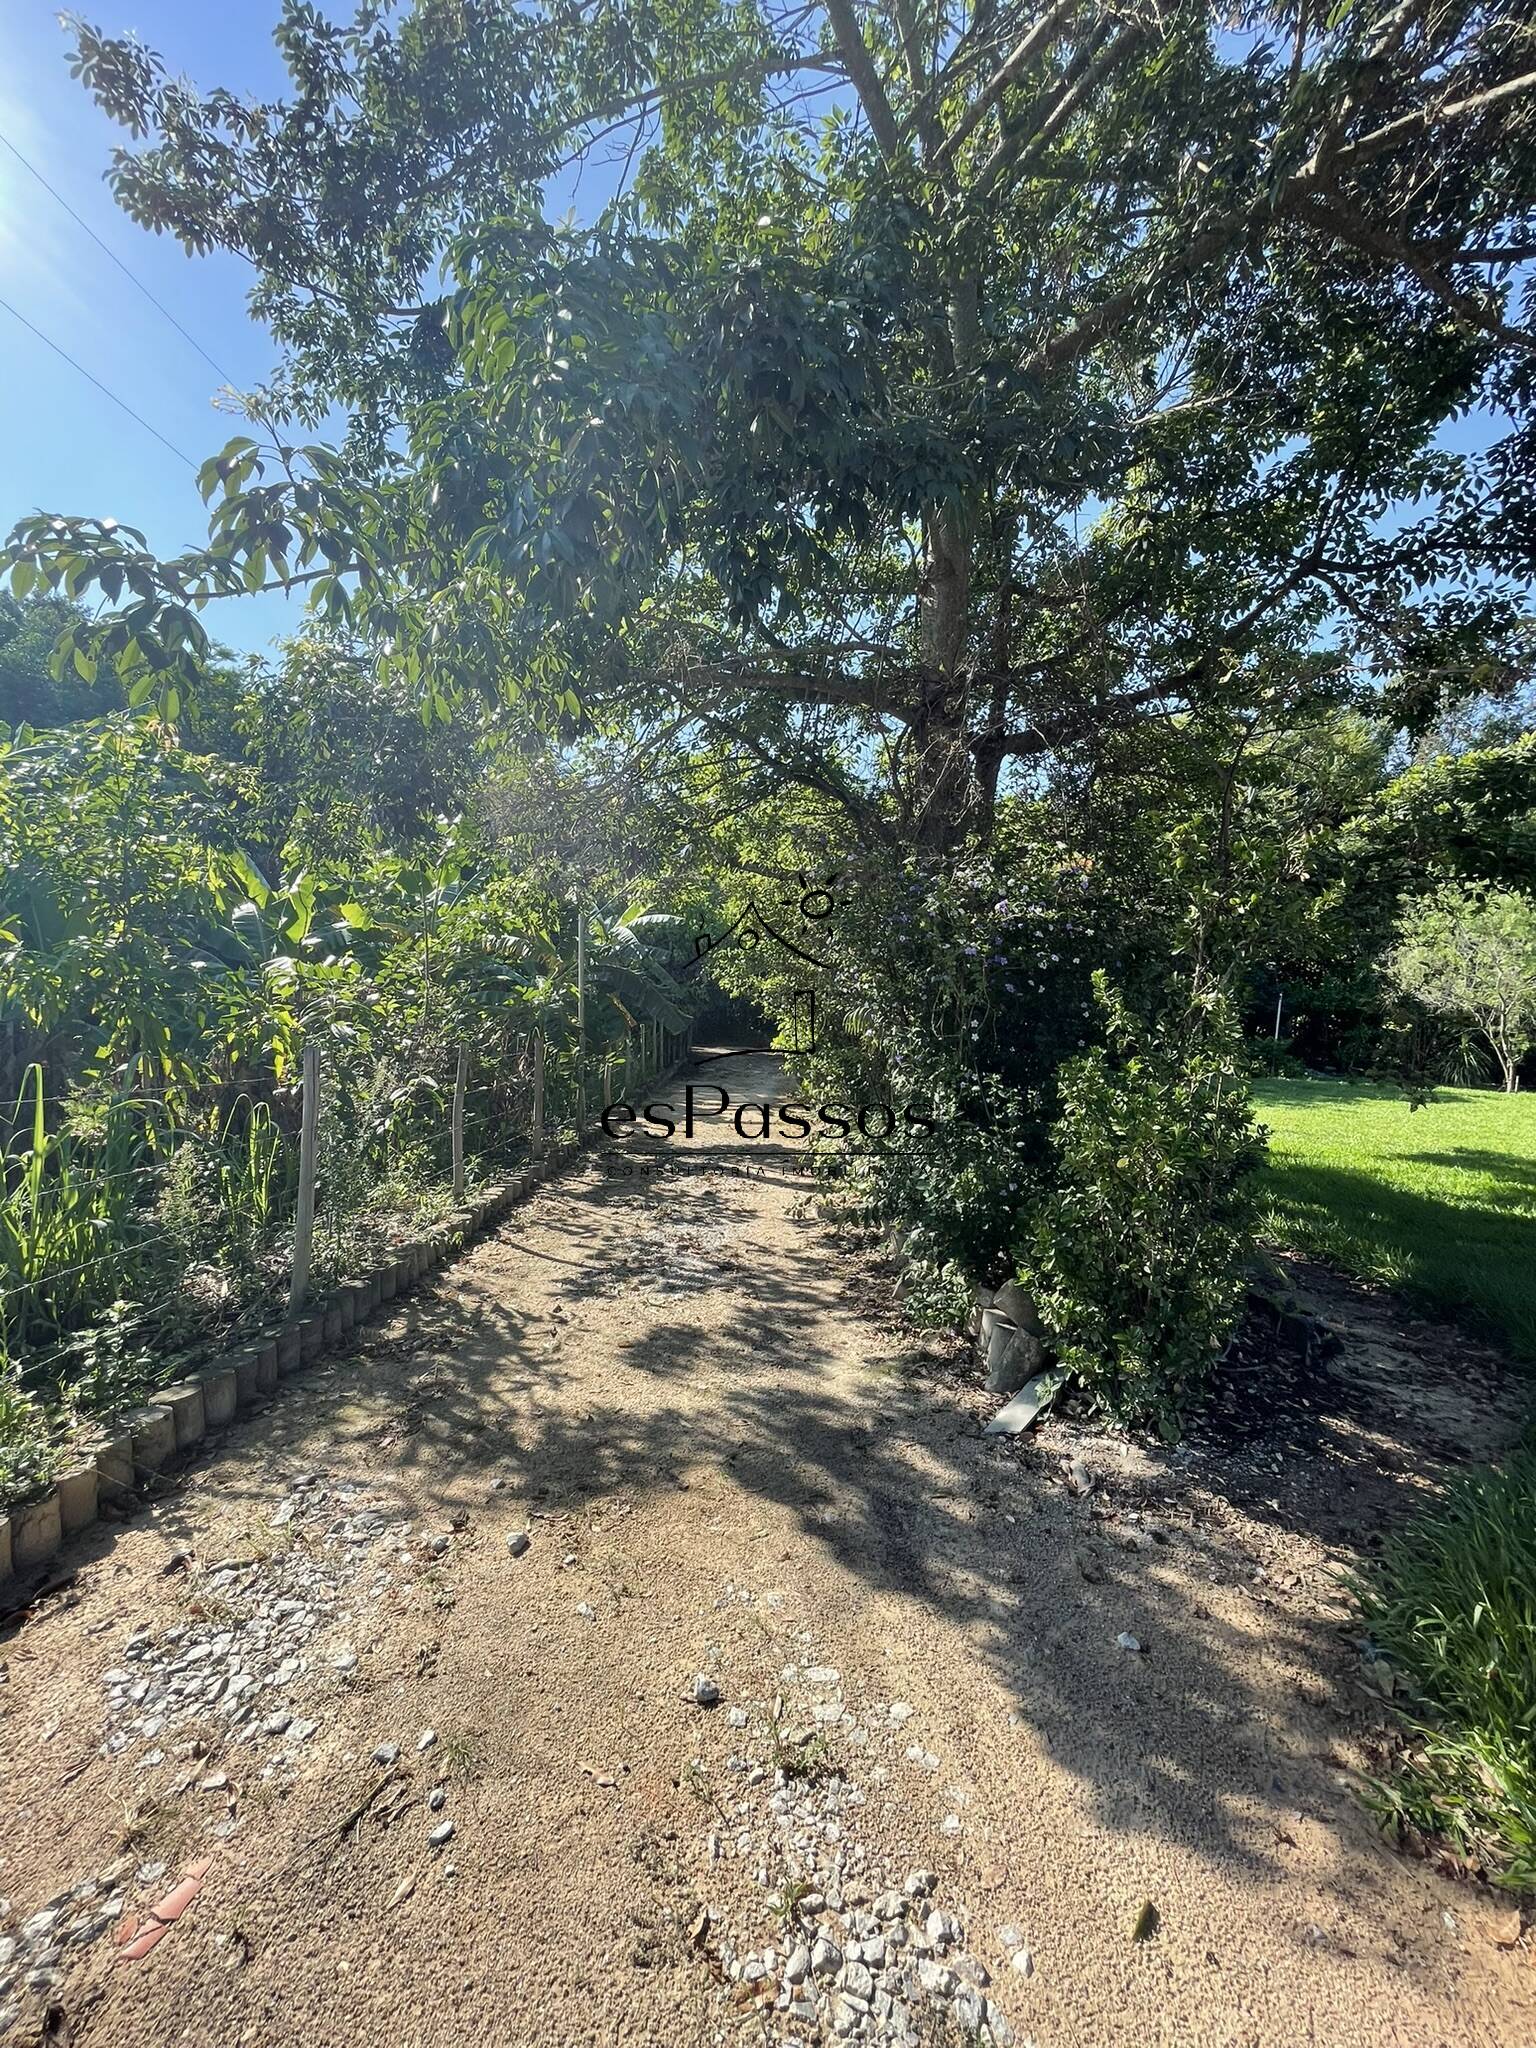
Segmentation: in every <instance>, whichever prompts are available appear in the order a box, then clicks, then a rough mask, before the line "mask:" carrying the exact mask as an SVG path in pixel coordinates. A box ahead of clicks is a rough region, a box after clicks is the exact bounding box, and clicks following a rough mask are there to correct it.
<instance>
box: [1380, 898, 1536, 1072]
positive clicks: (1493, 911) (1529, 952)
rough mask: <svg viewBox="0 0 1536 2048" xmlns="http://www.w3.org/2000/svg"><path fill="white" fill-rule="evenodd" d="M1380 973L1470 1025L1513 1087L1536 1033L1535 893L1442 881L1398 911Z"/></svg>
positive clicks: (1429, 1005)
mask: <svg viewBox="0 0 1536 2048" xmlns="http://www.w3.org/2000/svg"><path fill="white" fill-rule="evenodd" d="M1387 973H1388V975H1389V976H1390V978H1391V980H1392V982H1393V983H1394V985H1395V986H1396V987H1397V988H1398V989H1400V990H1401V991H1402V993H1403V994H1404V995H1405V996H1407V997H1408V998H1409V999H1410V1000H1411V1001H1413V1002H1416V1003H1422V1004H1423V1006H1424V1007H1425V1008H1426V1009H1427V1010H1431V1011H1434V1012H1436V1013H1438V1014H1439V1015H1441V1016H1446V1017H1449V1018H1451V1019H1453V1020H1454V1021H1455V1022H1458V1023H1461V1024H1464V1025H1468V1026H1472V1027H1475V1028H1476V1029H1477V1030H1478V1031H1479V1032H1480V1033H1481V1034H1482V1036H1483V1038H1484V1039H1485V1040H1486V1041H1487V1043H1488V1045H1489V1046H1490V1048H1491V1049H1492V1051H1493V1056H1494V1058H1495V1059H1496V1060H1497V1061H1498V1064H1499V1073H1500V1074H1501V1076H1502V1077H1503V1081H1504V1087H1505V1089H1506V1091H1508V1092H1510V1093H1513V1091H1514V1087H1515V1081H1516V1076H1517V1074H1518V1071H1519V1066H1520V1061H1521V1059H1522V1058H1523V1057H1524V1054H1525V1052H1526V1049H1527V1047H1528V1046H1529V1045H1530V1044H1531V1042H1532V1040H1533V1039H1536V896H1524V895H1521V894H1520V892H1519V891H1518V890H1515V889H1478V888H1465V887H1462V888H1458V887H1456V886H1455V885H1454V884H1450V883H1447V884H1446V885H1445V886H1443V887H1442V888H1439V889H1437V890H1436V891H1435V892H1434V894H1433V895H1431V896H1421V897H1419V898H1418V899H1417V900H1416V901H1415V902H1412V903H1410V904H1409V905H1408V907H1407V908H1406V909H1405V910H1404V912H1403V915H1402V919H1401V921H1400V923H1399V925H1398V933H1397V943H1396V945H1395V946H1394V947H1393V948H1392V951H1391V952H1390V953H1389V954H1388V956H1387Z"/></svg>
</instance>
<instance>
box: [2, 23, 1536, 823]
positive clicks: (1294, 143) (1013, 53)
mask: <svg viewBox="0 0 1536 2048" xmlns="http://www.w3.org/2000/svg"><path fill="white" fill-rule="evenodd" d="M76 38H77V58H76V62H77V66H78V69H79V71H80V73H81V76H82V77H83V79H84V81H85V83H86V84H87V86H88V87H89V88H90V90H91V91H92V92H93V93H94V94H95V95H96V97H97V99H98V100H99V101H100V103H101V104H102V105H103V106H104V107H105V108H106V109H107V110H108V111H109V112H110V113H111V114H113V115H114V117H115V118H117V119H118V120H119V121H121V122H122V123H123V124H124V125H125V126H126V127H127V128H128V129H129V130H130V132H131V133H132V134H133V135H134V136H135V137H137V138H139V141H138V145H137V146H136V147H130V148H126V149H124V150H123V151H121V152H119V154H118V156H117V158H116V162H115V165H114V170H113V180H114V184H115V188H116V190H117V193H118V196H119V198H120V199H121V200H122V202H123V203H124V205H125V206H126V207H127V208H128V210H129V211H130V212H131V213H132V214H133V215H134V217H135V218H137V219H138V220H140V221H141V222H143V223H144V224H145V225H147V226H151V227H154V228H156V229H163V230H168V231H170V232H172V233H174V234H176V235H178V236H179V237H180V238H181V239H182V240H183V242H184V243H185V244H186V245H187V246H188V247H189V248H192V249H203V248H208V247H213V246H219V247H225V248H230V249H235V250H238V251H240V252H241V253H243V254H245V255H246V256H248V257H249V258H250V259H251V261H252V262H253V263H254V264H255V266H256V270H257V277H258V282H257V285H256V288H255V293H254V305H255V308H256V310H257V311H258V312H259V313H261V314H262V315H263V316H264V317H266V318H267V319H269V320H270V321H271V323H272V325H273V329H274V332H275V333H276V335H277V337H278V339H279V341H280V343H281V344H282V347H283V362H282V365H281V369H280V373H279V375H278V376H277V377H276V378H275V380H274V382H273V385H272V387H271V389H269V390H267V391H265V392H262V393H259V394H254V395H253V396H252V398H251V401H250V410H251V412H252V415H253V422H255V423H257V424H258V425H259V431H260V434H261V436H262V438H261V439H260V441H258V440H257V439H256V438H255V437H254V436H251V437H242V438H241V439H238V440H237V441H235V442H233V443H231V444H230V446H229V448H228V449H227V450H226V451H224V453H223V454H222V455H221V456H219V457H215V458H212V459H211V460H210V462H209V463H208V464H207V465H206V466H205V468H204V471H203V478H202V481H203V486H204V491H205V495H207V496H208V497H209V498H210V499H211V500H212V501H213V504H214V511H213V515H212V521H211V528H210V540H209V543H208V545H207V547H206V548H199V549H196V550H193V551H191V552H189V553H188V554H186V555H184V556H182V557H180V558H177V559H176V560H174V561H169V562H160V561H156V560H154V559H153V558H152V557H151V555H150V554H149V552H148V551H147V550H146V549H145V547H144V546H143V543H142V540H141V539H140V537H139V536H137V535H136V534H133V533H131V532H129V531H127V530H126V529H119V528H113V527H111V525H110V523H106V524H103V523H98V522H94V521H90V520H77V519H61V518H49V517H39V518H36V519H33V520H29V521H24V522H23V523H22V524H21V526H20V527H18V528H17V530H16V532H15V534H14V535H13V538H12V543H11V547H10V551H9V561H10V564H11V574H12V584H13V588H17V589H20V590H22V591H26V590H29V589H33V588H47V589H63V590H64V591H66V592H67V593H69V594H71V595H76V596H82V595H85V594H86V593H99V594H100V595H101V596H103V597H105V598H106V599H107V601H108V604H109V605H110V606H111V607H113V608H114V609H112V610H109V611H108V612H107V614H106V615H105V616H104V617H103V618H102V619H101V620H100V621H98V622H97V623H96V624H95V625H93V626H92V627H91V628H90V630H89V631H88V632H82V633H79V634H77V635H76V636H75V638H74V640H73V642H72V643H71V644H70V645H69V646H68V647H67V648H66V658H67V659H70V660H73V661H74V662H75V664H76V665H77V667H78V668H79V669H80V671H81V672H82V673H83V674H87V675H88V674H91V673H94V672H95V671H96V669H97V667H98V665H99V664H101V663H103V662H112V663H115V664H116V665H117V666H118V668H119V669H120V670H121V671H123V672H124V675H125V679H126V680H127V682H128V684H129V688H130V692H131V694H133V695H134V696H135V697H136V698H137V700H138V701H141V702H142V701H155V702H158V703H159V704H160V705H161V706H162V708H164V707H167V706H170V707H172V708H174V706H175V705H176V704H177V703H179V702H180V700H181V698H182V697H183V696H184V695H186V694H187V693H188V692H190V691H191V690H193V689H195V687H196V682H197V672H198V666H199V662H200V660H201V658H202V655H203V652H204V648H205V644H206V643H205V634H204V628H203V626H202V624H201V623H200V620H199V616H198V615H199V612H200V610H201V609H202V607H203V605H204V604H205V603H206V602H208V601H210V600H211V599H213V598H215V597H218V596H221V595H227V594H233V593H237V592H239V591H241V590H244V589H250V588H254V587H260V586H263V585H266V584H269V583H271V582H274V581H275V582H278V583H282V584H285V585H288V584H293V583H294V582H301V583H305V584H307V585H308V587H309V588H310V591H311V595H312V598H313V601H314V604H315V606H316V609H317V611H318V612H319V613H320V615H321V616H322V617H323V618H325V619H328V620H330V621H332V622H335V623H338V624H340V625H342V626H345V627H351V628H353V629H356V630H358V631H359V632H361V633H363V634H365V635H366V636H367V637H368V639H369V641H370V643H371V645H372V647H373V649H374V652H375V658H376V660H377V662H378V664H379V665H380V667H381V668H382V669H383V670H384V671H385V672H386V673H393V674H395V675H397V676H398V677H400V678H401V679H403V680H404V681H405V683H406V684H407V685H408V687H410V688H411V689H412V690H413V691H414V692H415V693H416V694H417V695H418V697H419V699H420V701H421V702H422V703H423V705H424V706H425V707H426V708H427V712H428V715H433V714H434V713H441V714H445V713H446V712H447V710H448V709H449V707H450V706H451V704H452V702H453V700H454V699H455V698H456V697H457V696H459V695H460V694H461V693H462V692H463V691H464V690H465V689H478V690H481V691H483V692H484V693H486V694H487V695H490V696H498V695H499V696H510V695H517V694H525V695H527V696H529V698H530V699H531V700H532V701H533V702H534V703H536V704H538V705H541V706H554V707H557V708H558V709H559V710H560V711H562V712H563V713H564V715H567V716H569V715H572V714H574V713H575V712H576V711H577V710H578V709H580V710H583V711H585V712H586V713H588V714H590V715H593V716H596V717H598V718H600V719H608V718H612V717H617V716H620V715H623V714H624V713H626V712H628V711H631V710H634V709H636V708H639V709H641V710H643V711H644V713H645V714H646V715H647V716H649V717H651V718H653V719H657V720H659V721H662V722H663V723H666V722H668V721H671V722H672V723H673V725H674V727H675V728H677V729H684V728H685V729H686V730H687V731H688V732H689V733H690V734H692V735H694V736H698V735H700V734H703V735H706V736H709V737H711V738H713V739H717V740H719V741H721V743H723V744H728V745H729V747H730V748H731V749H733V750H734V751H735V752H736V754H737V755H738V756H739V757H740V758H741V759H742V760H743V761H744V762H746V763H748V764H749V765H750V764H757V765H767V766H769V767H770V768H771V769H772V771H773V773H774V774H775V775H776V776H778V777H780V778H788V779H790V780H794V781H798V782H800V783H802V784H803V785H806V786H808V787H810V788H812V789H816V790H818V791H819V792H820V793H821V795H822V796H823V797H824V798H825V800H826V801H827V802H828V803H831V804H835V805H837V806H840V807H842V808H843V809H845V810H847V811H849V812H851V813H852V814H853V817H854V819H855V821H856V826H857V830H858V832H859V833H860V835H861V836H862V837H863V838H865V839H866V840H877V841H878V840H890V839H895V840H897V841H901V842H905V843H916V844H918V845H922V846H928V847H932V848H935V849H940V850H942V849H943V848H946V847H952V846H954V845H956V844H957V843H959V842H960V841H961V840H963V839H965V838H967V837H971V836H981V837H985V836H986V834H987V833H988V831H989V830H990V827H991V818H992V815H993V809H994V805H995V800H996V795H997V791H998V789H999V786H1000V784H1001V786H1003V787H1008V786H1016V785H1017V784H1018V783H1019V780H1020V778H1028V777H1029V776H1031V775H1036V774H1039V773H1040V772H1042V771H1049V772H1051V773H1053V774H1058V775H1059V774H1060V773H1062V772H1078V773H1082V774H1087V775H1090V776H1091V775H1092V774H1093V772H1094V769H1095V764H1096V763H1097V762H1098V761H1099V760H1100V759H1101V758H1102V756H1103V753H1104V750H1105V748H1106V746H1108V745H1110V744H1112V743H1113V742H1115V741H1116V740H1117V739H1118V738H1119V736H1121V735H1124V734H1126V733H1131V734H1134V733H1136V732H1138V731H1145V730H1147V729H1149V728H1151V727H1153V726H1158V727H1166V725H1167V724H1168V722H1169V721H1170V720H1185V721H1188V720H1190V719H1195V720H1198V719H1199V718H1200V717H1202V716H1204V715H1206V714H1207V713H1213V714H1214V715H1216V716H1218V717H1226V716H1228V715H1229V714H1231V713H1232V712H1233V711H1234V710H1237V709H1242V708H1245V707H1251V706H1254V705H1256V704H1257V705H1262V706H1268V707H1270V708H1271V709H1273V707H1275V706H1277V705H1285V704H1290V703H1294V702H1296V701H1297V700H1298V699H1300V698H1305V697H1307V696H1309V695H1315V694H1316V693H1318V692H1319V691H1322V692H1334V693H1338V692H1342V691H1344V690H1346V689H1347V688H1348V687H1350V685H1351V684H1352V683H1354V682H1355V681H1357V680H1358V679H1359V678H1360V677H1361V676H1366V677H1368V678H1370V680H1371V682H1372V684H1373V686H1374V687H1379V688H1387V689H1389V690H1390V691H1391V692H1392V693H1393V694H1392V700H1391V701H1392V702H1393V704H1394V705H1395V707H1396V709H1397V710H1398V711H1399V713H1400V714H1401V715H1402V716H1404V717H1405V718H1407V719H1409V720H1410V721H1420V722H1423V721H1425V720H1427V719H1429V718H1430V717H1432V716H1433V715H1435V713H1436V712H1437V711H1438V710H1439V708H1440V707H1441V705H1442V704H1443V702H1444V701H1445V699H1446V698H1447V697H1448V696H1451V697H1454V696H1455V695H1456V694H1457V693H1465V692H1472V691H1486V690H1487V689H1488V688H1489V687H1490V686H1492V687H1494V688H1495V689H1497V688H1498V687H1501V686H1504V685H1507V684H1512V683H1513V682H1515V681H1517V680H1519V679H1521V678H1522V677H1523V676H1524V675H1525V674H1526V672H1527V670H1528V666H1529V659H1530V652H1531V646H1530V632H1529V622H1528V618H1527V604H1526V594H1525V579H1526V578H1527V577H1528V575H1529V573H1530V569H1531V566H1532V561H1533V556H1536V495H1533V485H1532V481H1531V480H1532V478H1533V477H1536V462H1533V460H1532V456H1533V454H1536V448H1533V443H1532V427H1531V419H1530V396H1531V380H1532V350H1533V335H1532V332H1531V329H1530V325H1529V320H1530V312H1531V287H1530V284H1529V282H1528V281H1525V282H1522V280H1528V279H1529V274H1530V273H1529V271H1528V269H1527V268H1526V267H1525V266H1526V264H1527V261H1528V259H1529V258H1530V256H1531V255H1532V253H1533V251H1536V234H1533V220H1532V207H1533V200H1536V150H1533V137H1536V124H1533V121H1532V114H1531V108H1532V104H1533V99H1532V96H1533V93H1536V67H1533V48H1536V40H1533V36H1532V32H1531V30H1530V27H1529V25H1528V24H1527V23H1526V22H1525V20H1524V18H1523V13H1522V11H1521V10H1518V9H1515V8H1513V7H1510V6H1505V5H1492V6H1487V5H1459V4H1458V5H1452V6H1449V7H1429V6H1427V5H1425V4H1422V0H1391V4H1387V0H1362V4H1358V5H1355V6H1352V7H1346V8H1343V9H1335V10H1333V12H1332V13H1331V14H1329V15H1327V16H1326V17H1323V18H1321V19H1319V18H1315V11H1314V10H1313V8H1312V7H1311V6H1310V4H1309V0H1303V4H1302V5H1301V6H1300V8H1299V9H1298V8H1297V7H1296V6H1293V5H1290V4H1284V5H1278V6H1273V7H1255V8H1251V9H1249V10H1248V12H1247V13H1246V15H1245V16H1244V17H1243V18H1242V19H1241V20H1240V21H1238V22H1237V23H1235V24H1233V23H1231V22H1230V21H1229V20H1228V18H1227V17H1226V15H1225V14H1224V13H1222V12H1221V11H1219V10H1217V9H1215V8H1213V7H1210V6H1208V5H1203V4H1198V0H1189V4H1184V5H1179V6H1175V7H1172V8H1160V9H1153V8H1150V7H1141V6H1135V5H1131V6H1117V7H1111V8H1102V7H1098V6H1088V5H1081V4H1074V0H1056V4H1053V5H1046V6H1041V7H1033V6H1017V5H1011V4H1007V0H988V4H977V5H974V6H966V7H952V6H948V5H943V4H923V0H899V4H898V5H896V6H895V7H894V8H892V9H891V10H889V11H885V10H874V9H860V8H858V7H856V6H854V5H853V4H852V0H827V4H824V5H820V6H813V7H802V6H795V7H789V6H773V5H721V4H714V0H689V4H688V5H687V6H686V7H683V6H678V7H672V6H661V7H641V8H635V7H631V6H623V7H620V6H617V5H598V6H588V5H570V4H565V0H560V4H543V5H534V6H528V7H522V6H520V7H515V8H514V7H511V6H508V5H505V4H498V0H418V4H416V5H414V6H412V7H410V8H408V9H406V10H404V11H403V12H401V13H400V14H398V15H395V14H389V13H386V12H385V11H384V10H383V9H381V8H379V7H378V6H376V5H372V4H369V5H365V6H362V7H360V8H359V9H358V11H357V13H356V14H355V16H354V17H353V19H352V20H351V21H350V22H349V23H347V24H336V23H332V22H329V21H327V20H326V19H325V18H324V17H322V16H321V14H320V13H319V11H318V10H317V9H316V8H314V7H313V6H311V5H309V4H307V0H287V4H286V5H285V7H284V10H283V15H282V22H281V27H280V29H279V43H280V47H281V49H282V52H283V55H284V58H285V61H286V63H287V65H288V69H289V73H290V77H291V80H292V88H291V91H290V92H289V94H288V95H287V96H286V97H284V98H283V99H281V100H279V101H276V102H273V103H272V104H269V105H257V104H252V103H249V102H247V101H244V100H242V99H240V98H238V97H237V96H236V95H234V94H232V93H230V92H228V91H222V90H221V91H215V92H212V93H209V94H206V95H200V94H198V93H196V92H194V91H193V90H191V89H190V88H189V87H188V86H187V85H186V84H185V83H183V82H182V81H181V80H179V79H178V78H176V77H174V76H173V75H172V73H171V72H170V71H169V70H168V69H167V67H166V66H165V64H164V63H163V62H162V61H161V59H159V58H158V57H157V56H155V55H153V54H152V53H150V52H148V51H146V50H144V49H143V48H141V47H140V46H138V45H136V44H134V43H131V42H129V41H126V40H122V39H112V38H107V37H104V36H103V35H101V34H100V33H98V32H97V31H95V30H92V29H90V28H87V27H84V26H78V27H77V29H76ZM573 192H574V193H575V196H576V207H575V210H574V211H572V212H571V213H568V214H565V215H562V217H561V218H559V219H558V220H556V221H554V222H553V223H552V222H551V220H550V218H549V215H550V213H551V212H552V211H554V209H555V208H556V207H557V206H560V205H562V204H563V203H564V202H565V201H566V200H567V199H568V198H569V197H570V195H571V194H572V193H573ZM588 195H590V196H588ZM338 402H339V403H340V404H342V405H344V406H346V407H347V408H349V410H350V412H351V414H352V417H353V421H354V427H353V431H352V433H351V435H350V437H349V438H348V440H347V442H346V444H345V445H344V446H343V447H341V448H339V449H329V448H323V447H319V446H308V445H301V443H302V433H303V423H304V422H306V421H313V420H315V419H316V418H318V417H319V415H320V414H321V412H322V410H323V409H324V408H325V407H326V406H327V405H329V404H332V403H338ZM1474 405H1481V406H1484V407H1487V408H1490V409H1491V410H1492V412H1493V414H1494V415H1495V416H1496V417H1497V418H1499V419H1500V420H1501V421H1502V422H1503V424H1502V426H1501V427H1500V428H1499V430H1498V431H1497V432H1496V434H1495V438H1494V442H1493V445H1492V447H1491V448H1490V449H1489V451H1488V453H1487V454H1486V455H1485V456H1482V457H1478V458H1473V457H1469V456H1466V455H1461V454H1454V453H1451V452H1448V451H1447V450H1446V448H1445V447H1444V446H1443V444H1442V441H1441V439H1440V438H1439V436H1440V430H1441V429H1442V428H1443V427H1444V425H1445V424H1446V423H1447V422H1448V421H1450V420H1452V419H1454V418H1456V417H1457V416H1458V415H1459V414H1462V413H1464V412H1465V411H1466V410H1467V409H1468V408H1469V407H1471V406H1474Z"/></svg>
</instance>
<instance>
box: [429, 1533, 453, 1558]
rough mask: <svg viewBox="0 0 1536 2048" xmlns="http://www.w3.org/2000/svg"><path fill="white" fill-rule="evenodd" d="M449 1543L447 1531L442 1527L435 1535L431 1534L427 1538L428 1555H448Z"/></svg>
mask: <svg viewBox="0 0 1536 2048" xmlns="http://www.w3.org/2000/svg"><path fill="white" fill-rule="evenodd" d="M448 1543H449V1538H448V1536H447V1534H446V1532H445V1531H444V1530H442V1529H439V1530H438V1532H437V1534H436V1535H435V1536H429V1537H428V1538H427V1553H428V1555H429V1556H431V1557H444V1556H446V1555H447V1551H448Z"/></svg>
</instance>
